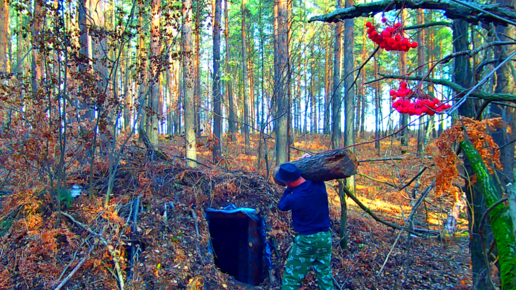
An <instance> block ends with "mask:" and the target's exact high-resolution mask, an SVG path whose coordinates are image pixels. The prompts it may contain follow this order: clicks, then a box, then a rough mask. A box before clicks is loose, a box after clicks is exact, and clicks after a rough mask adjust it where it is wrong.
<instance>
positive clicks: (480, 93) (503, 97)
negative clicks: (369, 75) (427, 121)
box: [367, 73, 516, 102]
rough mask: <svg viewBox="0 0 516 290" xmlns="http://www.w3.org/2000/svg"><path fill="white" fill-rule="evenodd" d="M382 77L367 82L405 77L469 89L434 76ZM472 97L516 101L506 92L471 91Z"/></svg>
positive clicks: (463, 89) (406, 78) (513, 96)
mask: <svg viewBox="0 0 516 290" xmlns="http://www.w3.org/2000/svg"><path fill="white" fill-rule="evenodd" d="M380 75H381V76H382V78H380V79H376V80H372V81H369V82H367V83H372V82H377V81H381V80H383V79H403V80H411V81H425V82H431V83H434V84H438V85H443V86H447V87H450V88H452V89H453V90H454V91H455V92H457V93H462V92H464V91H467V90H468V89H466V88H464V87H463V86H461V85H459V84H457V83H454V82H451V81H448V80H443V79H434V78H423V77H421V76H409V77H408V76H401V75H384V74H381V73H380ZM471 96H472V97H476V98H479V99H484V100H491V101H509V102H515V101H516V95H512V94H504V93H498V94H489V93H486V92H483V91H479V90H477V91H473V92H472V93H471Z"/></svg>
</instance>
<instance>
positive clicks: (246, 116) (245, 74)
mask: <svg viewBox="0 0 516 290" xmlns="http://www.w3.org/2000/svg"><path fill="white" fill-rule="evenodd" d="M245 14H246V7H245V0H242V30H241V32H242V95H243V101H244V104H243V105H244V120H243V124H242V126H243V130H244V140H245V154H249V150H250V145H249V95H248V90H249V87H248V86H247V80H248V78H249V75H248V72H247V65H248V63H247V49H246V43H245V42H246V36H245V33H246V26H245V25H246V24H245V16H246V15H245Z"/></svg>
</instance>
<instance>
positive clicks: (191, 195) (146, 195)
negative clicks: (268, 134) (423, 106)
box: [0, 134, 471, 289]
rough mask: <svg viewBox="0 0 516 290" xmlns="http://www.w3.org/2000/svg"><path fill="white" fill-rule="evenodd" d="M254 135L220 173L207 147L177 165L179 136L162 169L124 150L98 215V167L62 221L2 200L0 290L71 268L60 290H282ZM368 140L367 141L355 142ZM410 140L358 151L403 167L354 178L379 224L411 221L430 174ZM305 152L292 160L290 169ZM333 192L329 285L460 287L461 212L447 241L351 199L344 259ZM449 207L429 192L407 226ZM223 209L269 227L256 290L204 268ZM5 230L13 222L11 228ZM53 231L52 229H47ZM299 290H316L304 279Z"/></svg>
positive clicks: (309, 145)
mask: <svg viewBox="0 0 516 290" xmlns="http://www.w3.org/2000/svg"><path fill="white" fill-rule="evenodd" d="M258 137H259V136H258V134H254V135H252V139H251V148H254V149H251V152H250V154H247V155H246V154H244V152H245V150H244V142H243V140H242V139H241V138H240V136H237V137H236V141H234V142H228V141H225V143H224V144H223V147H225V148H226V149H225V152H226V156H225V158H224V160H223V162H221V164H219V166H215V165H213V164H212V163H211V161H210V160H211V152H210V143H209V142H206V140H205V141H204V142H201V143H200V144H199V147H198V150H199V155H198V160H199V162H200V163H202V164H203V165H199V167H198V168H197V169H187V168H186V167H185V166H184V161H183V160H182V159H181V158H178V157H181V156H182V155H183V150H182V141H181V140H180V139H179V138H172V140H166V139H164V138H162V139H161V141H160V142H161V143H160V144H161V145H160V147H159V149H160V150H161V151H163V152H164V153H166V155H167V156H168V157H169V160H168V161H151V160H149V157H148V156H146V155H147V154H146V153H145V150H144V149H142V148H141V147H138V146H133V147H131V148H130V149H129V150H127V151H126V153H125V155H124V157H123V160H122V163H121V166H120V169H119V172H118V173H117V179H116V182H115V190H114V196H113V198H112V201H111V206H110V207H107V208H104V207H103V206H102V202H103V201H104V196H103V194H102V193H103V192H104V191H105V188H106V186H107V173H108V170H107V167H103V166H98V168H97V172H95V180H96V182H95V191H94V193H95V196H92V197H88V196H87V195H86V194H81V195H80V196H79V197H77V198H76V199H75V200H74V201H73V202H72V203H71V206H70V207H69V208H68V209H66V210H63V213H64V214H63V215H62V216H60V217H58V214H57V213H56V210H55V208H53V206H52V205H51V203H48V199H49V198H48V197H47V196H46V195H44V194H43V195H38V196H37V197H35V198H33V199H30V198H28V197H25V198H21V197H20V198H14V197H9V196H7V197H4V200H3V201H2V206H3V208H4V209H5V211H4V212H3V213H2V214H1V218H2V224H1V225H0V230H2V234H3V235H2V236H1V237H0V242H1V244H0V289H54V288H55V286H56V285H57V284H58V283H60V282H63V280H65V279H66V278H65V277H67V275H70V273H71V271H72V269H77V271H76V272H74V273H72V275H71V277H70V278H69V280H67V283H66V284H65V287H64V288H63V289H117V288H119V287H120V278H119V277H123V278H122V280H123V281H124V285H125V289H244V288H248V289H252V288H256V289H280V285H279V281H281V277H282V274H283V265H284V261H285V259H286V257H287V256H288V249H289V248H290V246H291V243H292V239H293V237H294V236H295V233H294V232H293V231H292V229H291V219H290V216H289V214H287V213H284V212H281V211H279V210H277V208H276V205H277V202H278V200H279V198H280V197H281V194H282V188H281V187H280V186H278V185H276V184H274V183H272V182H271V180H270V177H269V178H267V170H266V169H265V161H264V160H263V156H262V158H261V160H260V167H259V168H257V167H258V152H257V148H258ZM372 138H373V137H372V136H366V138H363V139H362V140H361V141H367V140H372ZM272 141H273V140H268V142H269V144H268V150H265V152H268V153H269V158H271V157H272V155H273V153H272V152H273V150H272V149H271V148H274V147H273V146H274V144H273V142H272ZM359 142H360V141H357V143H359ZM415 142H416V141H415V139H413V140H411V141H410V144H409V146H407V147H406V148H401V147H400V143H399V140H396V139H389V138H387V139H384V140H382V142H381V151H378V150H377V149H375V148H374V143H369V144H365V145H361V146H358V147H356V156H357V158H358V159H359V160H367V159H381V158H390V157H403V159H402V160H382V161H365V162H362V163H361V164H360V166H359V173H360V174H361V175H357V176H356V195H357V197H358V198H359V199H360V200H361V201H362V203H363V204H365V205H366V206H367V207H368V208H370V209H371V210H372V211H373V212H375V213H376V214H377V215H378V216H379V217H381V218H382V219H383V220H385V221H389V222H392V223H396V224H398V225H400V226H403V225H404V221H405V219H406V218H407V216H408V215H409V214H410V212H411V205H410V204H411V202H413V201H414V200H413V198H412V199H411V196H418V194H419V193H420V192H422V191H423V190H424V189H425V188H426V187H427V186H429V185H430V184H431V182H432V179H433V174H434V172H433V170H431V168H432V167H431V158H428V157H429V156H430V155H431V154H432V148H433V145H432V144H431V142H430V143H429V144H428V145H427V148H428V149H427V150H426V153H427V154H428V155H426V154H425V155H424V156H417V155H416V152H415V148H416V146H415ZM329 144H330V142H329V140H328V139H327V138H324V137H322V136H313V135H303V136H298V137H296V142H295V143H294V144H293V146H294V147H296V148H299V149H302V150H305V151H311V152H323V151H325V150H328V149H329ZM262 150H263V149H262ZM402 151H404V154H402V153H401V152H402ZM262 152H264V151H262ZM378 152H381V154H378ZM303 153H304V152H302V151H299V150H293V151H292V159H296V158H297V157H299V156H300V155H302V154H303ZM269 162H270V161H269ZM424 165H428V166H430V170H427V171H426V172H425V173H424V174H423V175H421V177H420V178H419V179H418V180H417V181H416V182H414V183H413V184H411V185H410V186H408V187H407V188H406V189H404V190H402V191H400V190H398V188H400V187H401V186H402V184H405V183H406V182H408V181H409V180H410V179H412V178H413V177H414V176H415V175H416V174H417V173H418V172H419V171H420V170H421V169H422V168H423V166H424ZM87 176H88V172H86V171H84V170H79V169H78V170H76V171H75V172H70V176H69V178H68V180H67V181H68V183H69V185H70V186H72V185H73V184H77V185H80V186H85V185H86V180H87ZM335 184H336V183H332V182H328V183H327V189H328V193H329V198H330V215H331V219H332V227H331V231H332V236H333V240H334V243H333V244H334V246H333V257H332V269H333V274H334V278H335V282H336V283H337V284H338V286H337V287H340V289H469V287H470V285H471V270H470V258H469V250H468V235H467V220H466V219H465V212H463V213H462V214H461V218H460V219H459V221H458V232H457V233H456V236H455V237H453V238H450V237H446V236H442V235H441V236H438V237H433V238H425V237H417V236H413V235H407V233H406V232H401V233H400V232H399V231H398V230H394V229H392V228H390V227H387V226H385V225H383V224H380V223H378V222H376V221H375V220H373V218H371V217H370V216H369V215H368V214H367V213H365V212H364V211H362V210H361V209H360V208H359V207H358V206H357V205H356V204H355V203H354V202H352V201H351V200H348V228H347V229H348V232H349V242H348V247H347V248H346V249H345V250H342V249H341V248H340V247H339V237H338V232H339V230H340V200H339V197H338V194H337V193H336V191H335V188H336V186H335ZM396 187H397V188H396ZM138 196H140V197H141V199H138V198H137V197H138ZM137 199H138V200H139V201H140V206H139V207H137V208H139V209H140V213H139V215H138V221H137V223H136V224H134V223H132V222H131V219H132V216H133V213H134V211H135V209H136V207H134V204H135V203H134V201H135V200H137ZM45 202H47V203H45ZM452 203H453V198H452V197H451V195H450V194H444V195H441V196H436V195H435V194H433V193H431V194H430V195H428V197H427V198H426V200H425V202H424V203H423V205H422V206H421V207H420V209H419V210H418V212H417V214H416V219H415V226H416V227H418V228H421V229H427V230H432V231H440V230H441V229H442V227H443V223H444V222H445V221H446V218H447V212H448V211H449V210H450V208H451V206H452ZM229 204H235V205H237V206H238V207H251V208H255V209H258V210H259V213H260V215H261V216H262V217H264V218H265V219H266V222H267V226H268V235H269V236H270V238H271V241H273V244H274V245H275V251H274V253H273V257H272V261H273V267H274V269H275V274H274V275H275V278H276V282H274V283H272V282H271V281H269V279H268V278H267V279H265V281H264V282H263V283H262V284H261V285H260V286H258V287H247V286H243V285H242V284H241V283H239V282H237V281H235V280H234V279H232V278H231V277H229V276H228V275H226V274H224V273H221V272H220V271H218V269H217V267H216V266H215V265H214V264H213V263H212V257H211V256H210V254H209V250H208V247H209V239H210V237H209V231H208V224H207V222H206V220H205V219H204V218H203V217H204V213H203V209H204V208H207V207H212V208H221V207H224V206H227V205H229ZM8 218H9V219H8ZM5 221H10V222H9V226H7V224H6V222H5ZM56 224H60V226H59V227H57V228H56V226H55V225H56ZM131 248H134V249H136V251H135V253H136V254H135V255H134V256H131V255H130V254H129V252H130V249H131ZM131 257H133V259H134V261H135V262H134V265H133V266H131V262H130V260H131ZM81 262H82V263H81ZM117 267H118V268H117ZM380 269H381V271H380ZM129 276H130V277H129ZM301 289H317V287H316V279H315V275H314V274H313V272H310V274H309V275H308V276H307V277H306V278H305V281H304V283H303V288H301ZM336 289H337V288H336Z"/></svg>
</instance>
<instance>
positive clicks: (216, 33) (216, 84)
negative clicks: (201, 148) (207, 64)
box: [213, 0, 222, 163]
mask: <svg viewBox="0 0 516 290" xmlns="http://www.w3.org/2000/svg"><path fill="white" fill-rule="evenodd" d="M221 2H222V0H215V18H214V19H213V135H214V136H215V140H213V141H214V144H213V162H215V163H218V162H219V161H220V158H221V152H220V151H221V143H222V142H221V140H222V122H221V117H222V110H221V106H220V103H221V102H220V100H221V94H222V92H221V89H220V88H221V86H220V73H221V71H220V29H221V27H220V18H221Z"/></svg>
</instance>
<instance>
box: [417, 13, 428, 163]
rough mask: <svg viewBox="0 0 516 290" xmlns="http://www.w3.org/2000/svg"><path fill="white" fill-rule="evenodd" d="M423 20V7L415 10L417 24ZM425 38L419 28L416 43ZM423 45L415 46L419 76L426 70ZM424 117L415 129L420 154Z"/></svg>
mask: <svg viewBox="0 0 516 290" xmlns="http://www.w3.org/2000/svg"><path fill="white" fill-rule="evenodd" d="M424 22H425V21H424V11H423V9H418V11H417V24H423V23H424ZM424 40H425V30H424V29H421V30H419V33H418V34H417V41H418V43H421V44H423V43H424ZM424 48H425V46H424V45H418V47H417V65H418V70H417V74H418V75H419V76H423V75H424V74H425V73H426V72H425V70H424V66H425V50H424ZM425 119H426V118H425V117H424V116H421V117H420V118H419V129H418V130H417V154H419V155H421V154H423V153H424V152H423V150H424V148H423V146H424V144H425V122H424V120H425Z"/></svg>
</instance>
